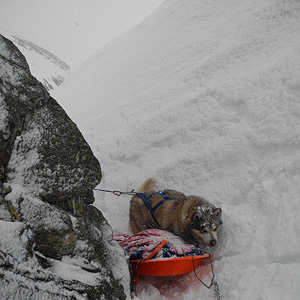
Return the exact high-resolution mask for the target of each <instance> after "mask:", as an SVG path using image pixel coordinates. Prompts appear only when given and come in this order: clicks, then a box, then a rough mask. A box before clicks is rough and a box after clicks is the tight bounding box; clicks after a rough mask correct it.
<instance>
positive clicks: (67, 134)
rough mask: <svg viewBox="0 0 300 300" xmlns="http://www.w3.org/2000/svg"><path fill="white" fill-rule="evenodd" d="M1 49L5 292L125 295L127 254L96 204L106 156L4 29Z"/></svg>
mask: <svg viewBox="0 0 300 300" xmlns="http://www.w3.org/2000/svg"><path fill="white" fill-rule="evenodd" d="M0 53H1V54H0V108H1V112H0V223H1V226H0V246H1V247H0V249H1V252H0V278H1V281H2V282H3V284H1V285H0V298H1V299H2V298H3V299H6V298H14V296H16V295H18V297H22V298H23V299H39V298H41V297H43V299H70V298H74V299H100V298H104V299H125V298H126V295H125V293H124V290H123V287H122V285H121V284H120V282H119V280H118V279H116V278H115V276H114V273H115V271H114V270H115V263H114V258H113V257H115V256H116V255H117V256H119V259H121V260H122V259H123V260H124V261H125V258H124V257H122V255H120V253H121V252H120V250H119V248H118V245H117V243H115V242H114V241H113V240H112V230H111V228H110V226H109V224H108V223H107V221H106V219H105V218H104V217H103V215H102V213H101V212H100V211H99V210H98V209H97V208H96V207H94V206H93V205H92V203H93V202H94V196H93V188H94V187H95V186H96V185H97V184H99V182H100V180H101V168H100V164H99V162H98V161H97V159H96V158H95V156H94V155H93V153H92V150H91V148H90V147H89V145H88V144H87V142H86V141H85V139H84V137H83V136H82V134H81V133H80V131H79V130H78V128H77V126H76V125H75V124H74V123H73V122H72V120H71V119H70V118H69V117H68V116H67V114H66V113H65V112H64V110H63V109H62V108H61V107H60V106H59V104H58V103H57V102H56V101H55V100H54V99H53V98H51V97H50V95H49V93H48V92H47V90H46V89H45V88H44V87H43V85H42V84H41V83H40V82H38V81H37V80H36V79H35V78H34V77H33V76H32V75H31V74H30V70H29V67H28V64H27V62H26V59H25V58H24V56H23V55H22V54H21V53H20V52H19V51H18V49H17V48H16V47H15V46H14V45H13V43H12V42H10V41H9V40H7V39H6V38H4V37H2V36H0ZM25 269H26V270H27V271H26V272H27V273H26V274H27V275H25V273H24V270H25ZM49 287H50V288H49Z"/></svg>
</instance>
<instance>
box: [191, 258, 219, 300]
mask: <svg viewBox="0 0 300 300" xmlns="http://www.w3.org/2000/svg"><path fill="white" fill-rule="evenodd" d="M209 259H210V266H211V272H212V275H213V276H212V279H211V282H210V285H207V284H206V283H204V282H203V281H202V280H201V279H200V278H199V277H198V275H197V273H196V268H195V263H194V257H193V256H192V261H193V269H194V274H195V276H196V278H197V279H198V280H199V281H200V282H201V283H202V284H203V285H204V286H205V287H206V288H208V289H210V288H211V287H212V286H213V287H214V290H215V296H216V299H217V300H221V299H222V298H221V292H220V288H219V285H218V283H217V281H216V280H215V273H214V268H213V264H212V260H211V255H209Z"/></svg>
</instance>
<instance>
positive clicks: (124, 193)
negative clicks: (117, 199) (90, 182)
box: [94, 189, 138, 196]
mask: <svg viewBox="0 0 300 300" xmlns="http://www.w3.org/2000/svg"><path fill="white" fill-rule="evenodd" d="M94 191H100V192H105V193H113V194H114V195H115V196H121V195H131V196H135V195H137V194H138V193H136V192H134V190H132V191H131V192H121V191H110V190H101V189H94Z"/></svg>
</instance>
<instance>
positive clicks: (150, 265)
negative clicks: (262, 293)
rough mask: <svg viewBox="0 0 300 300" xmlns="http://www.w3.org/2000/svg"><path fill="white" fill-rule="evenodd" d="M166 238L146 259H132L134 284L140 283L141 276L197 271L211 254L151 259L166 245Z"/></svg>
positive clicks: (175, 274) (173, 274) (172, 274)
mask: <svg viewBox="0 0 300 300" xmlns="http://www.w3.org/2000/svg"><path fill="white" fill-rule="evenodd" d="M166 242H167V240H164V241H163V242H162V243H161V244H160V245H159V246H158V247H157V248H156V249H155V251H154V252H153V253H151V255H149V256H148V257H147V258H146V259H144V260H131V261H130V263H131V271H132V273H133V275H134V285H135V286H136V285H137V283H138V279H139V276H158V277H159V276H177V275H182V274H186V273H190V272H193V271H195V269H196V268H197V267H198V266H199V265H200V264H201V262H202V261H203V259H205V258H209V257H210V255H209V254H203V255H191V256H185V257H174V258H158V259H151V258H152V257H153V256H155V254H156V253H157V252H158V251H160V249H161V248H162V247H163V246H164V245H165V243H166Z"/></svg>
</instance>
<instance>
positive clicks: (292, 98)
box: [55, 0, 300, 300]
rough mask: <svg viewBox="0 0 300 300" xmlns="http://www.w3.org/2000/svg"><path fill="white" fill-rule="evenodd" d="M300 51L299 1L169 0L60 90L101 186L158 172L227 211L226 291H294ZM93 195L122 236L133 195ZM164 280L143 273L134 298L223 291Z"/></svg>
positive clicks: (263, 294) (299, 264)
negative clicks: (97, 168)
mask: <svg viewBox="0 0 300 300" xmlns="http://www.w3.org/2000/svg"><path fill="white" fill-rule="evenodd" d="M299 49H300V2H299V1H296V0H276V1H275V0H274V1H273V0H254V1H248V0H229V1H226V4H225V3H224V1H221V0H210V1H205V0H186V1H181V0H167V1H165V2H164V3H163V4H162V5H161V6H160V7H159V8H158V9H157V10H156V11H155V12H154V13H153V14H152V15H151V16H150V17H148V18H147V19H146V20H145V21H144V22H142V23H141V24H139V25H138V26H136V27H135V28H133V29H132V30H130V31H129V32H127V33H125V34H124V35H122V36H121V37H119V38H118V39H115V40H114V41H113V42H111V43H110V44H108V45H107V46H105V47H104V48H102V49H100V50H99V51H98V52H97V53H96V54H95V55H94V56H92V57H91V58H90V59H89V60H88V61H86V62H85V63H84V64H83V65H82V66H81V67H80V68H79V69H77V70H76V71H75V72H74V73H72V74H71V75H70V77H69V78H68V79H67V80H66V81H65V82H64V83H63V84H62V85H61V86H60V87H59V88H58V89H57V90H56V91H55V97H56V99H57V100H58V101H59V102H60V104H61V105H62V106H63V107H64V108H65V110H66V112H67V113H68V114H69V115H70V117H71V118H72V119H73V120H74V122H75V123H77V125H78V126H79V128H80V130H81V131H82V132H83V135H84V136H85V138H86V139H87V141H88V142H89V144H90V145H91V147H92V149H93V151H94V153H95V155H96V157H97V158H98V159H99V161H100V163H101V166H102V170H103V173H104V177H103V180H102V182H101V185H100V187H102V188H104V189H112V190H121V191H131V190H132V189H137V188H138V186H139V185H140V184H141V183H142V181H143V180H144V179H146V178H147V177H150V176H153V177H157V178H158V179H159V180H160V183H161V186H162V187H165V188H172V189H176V190H179V191H181V192H184V193H186V194H197V195H201V196H203V197H205V198H207V199H208V200H209V201H211V202H213V203H215V204H216V205H217V206H220V207H222V209H223V219H224V228H223V231H222V232H221V241H220V244H219V246H218V247H217V249H215V258H216V261H215V269H216V276H217V281H218V283H219V286H220V289H221V292H222V293H223V298H222V299H228V300H229V299H230V300H236V299H241V298H242V299H244V300H250V299H251V300H255V299H273V300H281V299H289V300H296V299H298V298H299V294H300V285H299V278H300V250H299V249H300V229H299V226H298V220H299V219H300V201H299V198H300V135H299V133H300V101H299V100H300V84H299V82H300V81H299V79H300V52H299ZM96 197H97V200H96V205H97V206H98V207H99V208H100V209H101V211H102V212H103V213H104V215H105V217H106V218H107V219H108V221H109V223H110V224H111V225H112V226H113V229H114V231H115V232H116V233H118V232H124V231H127V230H128V226H127V224H128V211H129V202H130V198H129V197H128V196H121V197H115V196H114V195H111V194H104V193H97V194H96ZM203 279H204V280H205V281H206V282H207V281H209V275H206V276H205V277H204V278H203ZM160 282H164V284H163V285H162V286H161V287H160V288H157V283H158V282H155V284H154V283H153V282H150V281H149V280H148V281H147V280H144V281H141V282H140V285H139V289H138V296H137V298H136V299H191V300H194V299H214V296H213V292H212V291H210V290H206V289H205V287H203V286H202V285H201V284H200V283H199V282H198V281H197V280H196V279H195V278H194V275H193V274H189V275H186V276H183V277H180V279H176V278H174V279H172V280H170V279H168V280H162V279H160Z"/></svg>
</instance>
